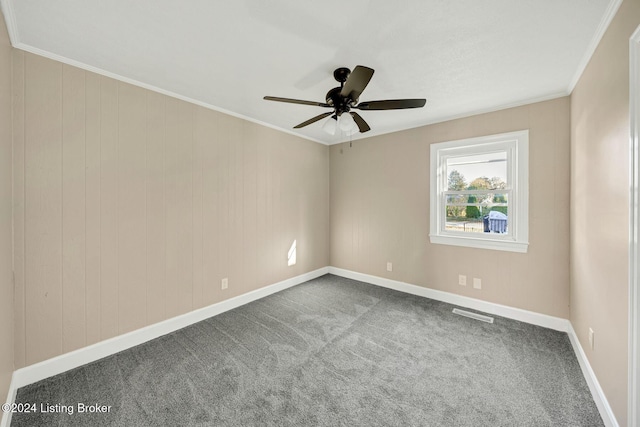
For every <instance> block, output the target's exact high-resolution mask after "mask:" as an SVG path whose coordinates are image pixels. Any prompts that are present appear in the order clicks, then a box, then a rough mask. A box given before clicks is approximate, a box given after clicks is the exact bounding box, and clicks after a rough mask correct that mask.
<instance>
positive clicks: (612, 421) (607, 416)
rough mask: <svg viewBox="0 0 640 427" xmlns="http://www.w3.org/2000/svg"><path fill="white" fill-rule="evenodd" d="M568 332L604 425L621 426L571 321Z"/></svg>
mask: <svg viewBox="0 0 640 427" xmlns="http://www.w3.org/2000/svg"><path fill="white" fill-rule="evenodd" d="M567 334H568V335H569V340H570V341H571V345H572V346H573V351H574V352H575V353H576V357H577V358H578V363H579V364H580V368H581V369H582V374H583V375H584V378H585V380H586V381H587V385H588V386H589V390H591V396H593V400H594V402H596V406H597V407H598V411H600V416H601V417H602V421H603V422H604V425H605V426H607V427H620V424H618V421H617V420H616V416H615V415H614V414H613V409H611V406H610V405H609V401H608V400H607V398H606V396H605V395H604V391H603V390H602V387H600V383H599V382H598V378H597V377H596V374H595V373H594V372H593V369H591V364H589V360H588V359H587V355H586V354H585V352H584V349H583V348H582V346H581V345H580V341H579V340H578V336H577V335H576V331H575V330H574V329H573V325H572V324H571V323H569V330H568V331H567Z"/></svg>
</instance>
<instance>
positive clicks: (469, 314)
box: [453, 308, 493, 323]
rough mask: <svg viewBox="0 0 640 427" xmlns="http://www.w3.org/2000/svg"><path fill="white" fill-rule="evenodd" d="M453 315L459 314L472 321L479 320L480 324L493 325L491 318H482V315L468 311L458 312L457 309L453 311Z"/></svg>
mask: <svg viewBox="0 0 640 427" xmlns="http://www.w3.org/2000/svg"><path fill="white" fill-rule="evenodd" d="M453 313H454V314H459V315H460V316H464V317H470V318H472V319H476V320H480V321H482V322H487V323H493V317H489V316H483V315H482V314H478V313H472V312H470V311H465V310H460V309H459V308H454V309H453Z"/></svg>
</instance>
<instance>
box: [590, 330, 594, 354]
mask: <svg viewBox="0 0 640 427" xmlns="http://www.w3.org/2000/svg"><path fill="white" fill-rule="evenodd" d="M594 335H595V334H594V332H593V329H591V328H589V347H591V350H593V346H594V345H595V342H594Z"/></svg>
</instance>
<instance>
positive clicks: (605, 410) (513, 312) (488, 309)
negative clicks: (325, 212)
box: [329, 267, 620, 427]
mask: <svg viewBox="0 0 640 427" xmlns="http://www.w3.org/2000/svg"><path fill="white" fill-rule="evenodd" d="M329 273H331V274H335V275H336V276H341V277H346V278H348V279H354V280H358V281H360V282H365V283H370V284H372V285H377V286H382V287H385V288H389V289H394V290H397V291H400V292H406V293H409V294H413V295H418V296H421V297H426V298H431V299H434V300H437V301H442V302H446V303H449V304H454V305H458V306H461V307H467V308H472V309H474V310H478V311H483V312H485V313H491V314H495V315H496V316H502V317H506V318H509V319H514V320H519V321H521V322H525V323H530V324H533V325H538V326H542V327H545V328H550V329H555V330H557V331H562V332H566V333H567V335H568V336H569V340H570V341H571V345H572V347H573V351H574V352H575V354H576V358H577V359H578V363H579V364H580V368H581V369H582V374H583V375H584V378H585V380H586V381H587V385H588V386H589V390H590V391H591V395H592V397H593V400H594V402H595V404H596V406H597V407H598V411H599V412H600V416H601V417H602V420H603V421H604V424H605V425H606V426H607V427H620V426H619V424H618V422H617V421H616V417H615V415H614V414H613V410H612V409H611V406H610V405H609V402H608V401H607V398H606V396H605V395H604V392H603V391H602V388H601V387H600V383H599V382H598V379H597V378H596V375H595V373H594V372H593V370H592V369H591V365H590V364H589V361H588V360H587V356H586V354H585V353H584V350H583V349H582V346H581V345H580V341H578V337H577V335H576V333H575V331H574V330H573V326H572V325H571V322H570V321H569V320H567V319H562V318H559V317H553V316H548V315H546V314H540V313H535V312H533V311H527V310H522V309H519V308H513V307H509V306H505V305H500V304H495V303H492V302H487V301H481V300H477V299H475V298H469V297H465V296H462V295H455V294H451V293H449V292H444V291H438V290H435V289H428V288H423V287H422V286H416V285H411V284H409V283H405V282H399V281H397V280H391V279H385V278H384V277H378V276H371V275H369V274H363V273H357V272H355V271H350V270H345V269H342V268H336V267H329Z"/></svg>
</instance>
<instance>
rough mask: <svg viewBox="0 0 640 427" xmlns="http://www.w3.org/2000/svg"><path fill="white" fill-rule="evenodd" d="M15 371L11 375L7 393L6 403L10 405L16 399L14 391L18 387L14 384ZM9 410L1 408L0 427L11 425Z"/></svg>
mask: <svg viewBox="0 0 640 427" xmlns="http://www.w3.org/2000/svg"><path fill="white" fill-rule="evenodd" d="M14 377H15V373H14V375H12V376H11V384H9V392H8V393H7V400H6V404H7V405H11V404H12V403H13V402H15V401H16V392H17V391H18V388H17V387H16V386H15V384H16V382H15V379H14ZM11 415H12V414H11V412H5V411H4V409H3V410H2V418H0V427H9V426H10V425H11Z"/></svg>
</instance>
